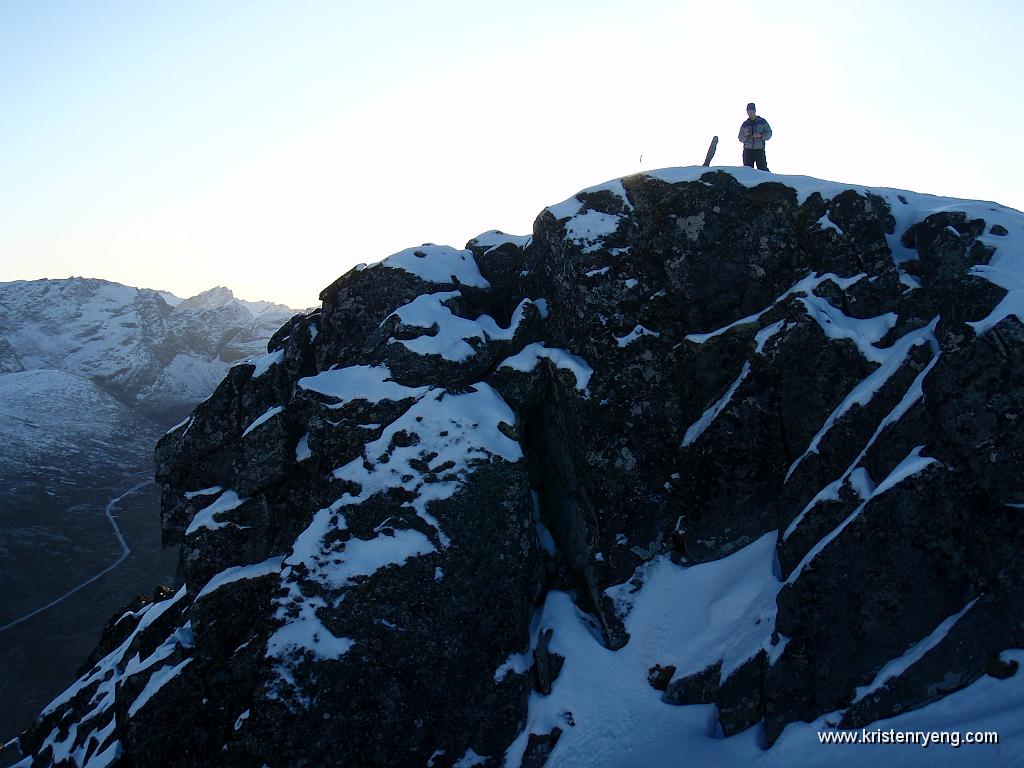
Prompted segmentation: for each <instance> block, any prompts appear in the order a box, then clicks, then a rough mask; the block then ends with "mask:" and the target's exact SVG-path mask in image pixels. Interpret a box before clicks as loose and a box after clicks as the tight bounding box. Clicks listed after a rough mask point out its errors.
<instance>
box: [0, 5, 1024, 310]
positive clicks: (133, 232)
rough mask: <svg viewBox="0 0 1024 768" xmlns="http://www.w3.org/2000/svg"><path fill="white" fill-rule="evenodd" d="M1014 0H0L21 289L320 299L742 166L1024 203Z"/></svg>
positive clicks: (3, 152)
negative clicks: (582, 211) (682, 177)
mask: <svg viewBox="0 0 1024 768" xmlns="http://www.w3.org/2000/svg"><path fill="white" fill-rule="evenodd" d="M1021 39H1024V4H1021V3H1019V2H1017V0H973V1H972V2H963V1H956V2H954V1H953V0H930V1H929V2H919V1H918V0H900V1H899V2H894V0H885V1H884V2H882V1H879V0H858V2H842V1H838V2H829V3H823V2H820V0H813V2H811V1H809V2H803V1H802V0H775V2H764V1H763V0H760V1H758V2H749V1H748V0H675V1H674V2H665V1H662V0H631V2H629V3H625V2H622V0H613V1H609V0H586V1H585V2H584V1H583V0H542V1H535V0H518V1H517V2H488V0H419V1H418V2H411V1H406V0H377V2H372V3H371V2H366V1H365V0H359V2H354V1H351V0H337V1H336V2H326V1H325V0H303V1H302V2H295V3H286V2H283V1H281V0H275V1H273V2H272V1H271V0H233V1H232V2H226V1H224V0H175V1H174V2H170V1H167V2H164V1H162V0H151V1H150V2H142V3H140V2H135V1H134V0H132V1H131V2H114V1H112V0H91V1H90V2H80V0H0V281H10V280H22V279H38V278H44V277H46V278H64V277H70V276H72V275H81V276H85V277H98V278H104V279H107V280H113V281H116V282H120V283H125V284H127V285H132V286H137V287H146V288H154V289H159V290H168V291H171V292H173V293H175V294H177V295H179V296H182V297H187V296H191V295H193V294H195V293H198V292H200V291H202V290H205V289H208V288H211V287H213V286H215V285H225V286H228V287H230V288H231V289H232V290H233V291H234V292H235V295H236V296H238V297H240V298H244V299H248V300H252V301H256V300H273V301H277V302H281V303H284V304H287V305H289V306H292V307H296V308H301V307H309V306H314V305H316V304H317V303H318V299H317V296H318V294H319V292H320V290H321V289H322V288H324V287H326V286H327V285H329V284H330V283H331V282H333V281H334V280H335V279H336V278H337V277H338V276H339V275H341V274H343V273H344V272H346V271H347V270H348V269H350V268H351V267H352V266H354V265H355V264H357V263H360V262H374V261H378V260H380V259H382V258H385V257H386V256H388V255H389V254H391V253H394V252H396V251H399V250H402V249H404V248H406V247H409V246H413V245H420V244H422V243H425V242H434V243H439V244H447V245H454V246H456V247H462V246H463V245H464V244H465V243H466V241H467V240H469V239H470V238H472V237H474V236H475V235H478V234H480V233H482V232H484V231H486V230H490V229H500V230H502V231H505V232H508V233H511V234H517V235H518V234H528V233H529V232H530V231H531V229H532V224H533V220H534V218H535V217H536V216H537V214H538V213H539V212H540V211H541V210H542V209H543V208H544V207H545V206H547V205H550V204H553V203H557V202H560V201H561V200H564V199H565V198H568V197H570V196H571V195H572V194H573V193H575V192H576V191H577V190H580V189H583V188H585V187H588V186H591V185H593V184H597V183H600V182H603V181H606V180H608V179H611V178H615V177H619V176H623V175H627V174H630V173H635V172H637V171H644V170H653V169H656V168H663V167H670V166H681V165H699V164H700V163H701V162H703V159H704V154H705V152H706V150H707V147H708V143H709V142H710V139H711V137H712V136H713V135H718V136H719V137H720V144H719V147H718V153H717V155H716V157H715V161H714V163H713V165H721V166H733V165H739V164H740V154H741V148H740V144H739V142H738V141H737V140H736V134H737V131H738V130H739V126H740V123H741V122H742V121H743V119H744V118H745V117H746V114H745V111H744V108H745V105H746V103H747V102H748V101H756V102H757V104H758V112H759V113H760V114H761V115H763V116H764V117H765V118H766V119H767V120H768V121H769V122H770V123H771V125H772V128H773V131H774V136H773V138H772V140H771V141H770V142H769V144H768V153H767V154H768V161H769V165H770V167H771V168H772V170H773V171H776V172H778V173H784V174H800V175H807V176H814V177H818V178H823V179H831V180H835V181H842V182H849V183H851V184H859V185H869V186H885V187H897V188H901V189H910V190H913V191H917V192H927V193H932V194H938V195H949V196H954V197H961V198H971V199H982V200H993V201H996V202H1000V203H1003V204H1005V205H1009V206H1011V207H1014V208H1017V209H1024V184H1022V178H1024V173H1022V171H1024V151H1022V148H1021V144H1022V142H1024V139H1021V138H1018V137H1017V134H1019V133H1020V132H1021V131H1022V130H1024V98H1022V92H1021V87H1020V77H1021V75H1020V69H1021V60H1020V57H1019V56H1018V55H1016V54H1015V50H1016V49H1017V46H1018V45H1019V42H1020V40H1021Z"/></svg>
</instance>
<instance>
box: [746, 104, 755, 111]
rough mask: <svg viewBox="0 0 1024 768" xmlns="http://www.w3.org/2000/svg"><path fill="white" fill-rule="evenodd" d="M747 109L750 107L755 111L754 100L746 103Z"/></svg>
mask: <svg viewBox="0 0 1024 768" xmlns="http://www.w3.org/2000/svg"><path fill="white" fill-rule="evenodd" d="M747 109H752V110H754V111H755V112H757V105H756V104H755V103H754V102H750V103H749V104H747Z"/></svg>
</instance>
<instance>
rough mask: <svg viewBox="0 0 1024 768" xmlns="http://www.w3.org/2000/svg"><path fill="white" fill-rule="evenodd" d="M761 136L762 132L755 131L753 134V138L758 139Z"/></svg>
mask: <svg viewBox="0 0 1024 768" xmlns="http://www.w3.org/2000/svg"><path fill="white" fill-rule="evenodd" d="M763 136H764V134H763V133H755V134H754V138H755V139H760V138H761V137H763Z"/></svg>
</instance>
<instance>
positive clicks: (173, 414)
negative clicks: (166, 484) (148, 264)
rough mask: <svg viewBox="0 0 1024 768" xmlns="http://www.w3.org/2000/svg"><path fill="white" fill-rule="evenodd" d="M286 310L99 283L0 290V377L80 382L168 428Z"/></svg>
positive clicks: (30, 284)
mask: <svg viewBox="0 0 1024 768" xmlns="http://www.w3.org/2000/svg"><path fill="white" fill-rule="evenodd" d="M294 314H295V310H292V309H289V308H288V307H285V306H282V305H280V304H272V303H270V302H246V301H240V300H238V299H236V298H234V296H233V294H232V293H231V291H230V290H228V289H227V288H223V287H218V288H213V289H211V290H209V291H205V292H203V293H200V294H198V295H197V296H193V297H191V298H188V299H179V298H177V297H175V296H174V295H173V294H170V293H167V292H160V291H154V290H149V289H145V288H130V287H128V286H126V285H119V284H117V283H111V282H107V281H105V280H96V279H87V278H70V279H67V280H33V281H17V282H11V283H0V371H2V372H7V373H11V372H17V371H30V370H37V369H51V370H59V371H64V372H66V373H69V374H71V375H74V376H79V377H82V378H86V379H88V380H90V381H92V382H93V383H94V384H96V385H97V386H98V387H100V388H101V389H103V390H104V391H105V392H107V393H108V394H109V395H111V396H112V397H113V398H114V399H116V400H118V401H119V402H121V403H123V404H124V405H126V406H129V407H131V408H132V409H133V410H134V411H135V412H136V413H137V414H139V415H142V416H145V417H146V418H150V419H153V420H155V421H157V422H158V423H161V424H164V425H166V426H170V425H171V424H174V423H175V422H176V421H178V420H180V418H181V416H183V415H184V414H185V413H187V412H188V411H189V410H190V409H191V408H192V407H193V406H194V405H195V404H196V403H197V402H199V401H201V400H203V399H205V398H206V397H208V396H209V395H210V393H211V392H212V391H213V389H214V388H215V387H216V386H217V383H218V382H219V381H220V380H221V379H223V378H224V375H225V373H226V372H227V369H228V368H229V367H230V366H231V365H232V364H233V363H235V362H238V361H239V360H243V359H246V358H248V357H254V356H256V355H260V354H263V353H264V352H265V351H266V343H267V340H268V339H269V338H270V336H271V335H272V334H273V333H274V332H275V331H276V330H277V329H278V328H279V327H280V326H281V325H282V324H283V323H284V322H285V321H287V320H288V319H289V318H290V317H291V316H292V315H294Z"/></svg>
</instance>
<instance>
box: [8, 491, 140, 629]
mask: <svg viewBox="0 0 1024 768" xmlns="http://www.w3.org/2000/svg"><path fill="white" fill-rule="evenodd" d="M152 483H153V481H152V480H147V481H146V482H144V483H139V484H138V485H136V486H133V487H132V488H129V489H128V490H127V491H125V492H124V493H122V494H121V495H120V496H118V497H117V498H115V499H111V500H110V502H109V503H108V504H107V508H106V510H104V514H106V516H107V520H108V521H110V526H111V528H113V529H114V535H115V536H116V537H117V542H118V544H120V545H121V555H120V557H118V558H117V560H115V561H114V563H113V564H112V565H109V566H107V567H106V568H104V569H103V570H102V571H100V572H99V573H97V574H96V575H94V576H91V577H90V578H88V579H86V580H85V581H83V582H82V583H81V584H79V585H78V586H76V587H74V588H72V589H71V590H69V591H67V592H65V593H64V594H63V595H61V596H60V597H58V598H56V599H55V600H51V601H50V602H48V603H47V604H46V605H44V606H42V607H41V608H36V609H35V610H34V611H31V612H29V613H26V614H25V615H24V616H21V617H19V618H17V619H15V620H14V621H11V622H8V623H7V624H4V625H3V626H0V632H3V631H5V630H8V629H10V628H11V627H16V626H18V625H19V624H21V623H22V622H25V621H28V620H29V619H31V618H32V617H33V616H38V615H39V614H40V613H42V612H43V611H47V610H49V609H50V608H53V607H54V606H55V605H60V604H61V603H62V602H64V601H65V600H67V599H68V598H69V597H71V596H72V595H74V594H77V593H78V592H81V591H82V590H83V589H85V588H86V587H88V586H89V585H90V584H92V583H94V582H95V581H97V580H98V579H101V578H103V577H104V576H106V575H107V574H108V573H110V572H111V571H112V570H114V569H115V568H117V566H119V565H120V564H121V563H123V562H124V561H125V558H127V557H128V555H130V554H131V551H132V550H131V547H129V546H128V542H127V541H125V538H124V534H123V533H121V528H120V527H119V526H118V524H117V520H116V519H115V518H114V506H115V505H116V504H117V503H118V502H119V501H121V499H123V498H124V497H125V496H129V495H130V494H133V493H135V492H136V491H139V490H141V489H143V488H145V487H146V486H147V485H151V484H152Z"/></svg>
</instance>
